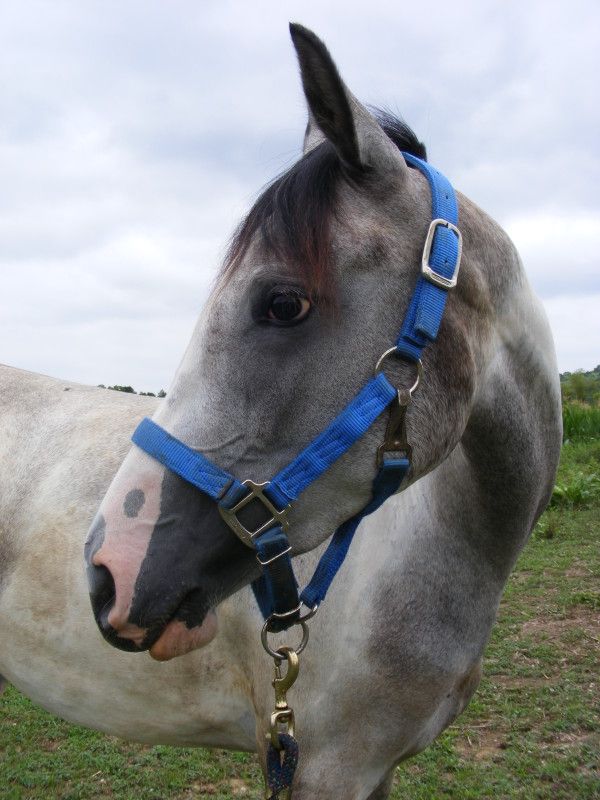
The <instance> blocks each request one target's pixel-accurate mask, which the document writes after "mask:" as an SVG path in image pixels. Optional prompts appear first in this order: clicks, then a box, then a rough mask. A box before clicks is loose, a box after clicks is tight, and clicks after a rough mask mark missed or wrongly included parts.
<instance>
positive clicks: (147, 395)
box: [138, 392, 156, 397]
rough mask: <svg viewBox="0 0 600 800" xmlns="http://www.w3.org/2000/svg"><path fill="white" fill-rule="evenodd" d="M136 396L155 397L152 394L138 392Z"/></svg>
mask: <svg viewBox="0 0 600 800" xmlns="http://www.w3.org/2000/svg"><path fill="white" fill-rule="evenodd" d="M138 394H139V395H140V396H142V397H156V395H155V394H154V392H138Z"/></svg>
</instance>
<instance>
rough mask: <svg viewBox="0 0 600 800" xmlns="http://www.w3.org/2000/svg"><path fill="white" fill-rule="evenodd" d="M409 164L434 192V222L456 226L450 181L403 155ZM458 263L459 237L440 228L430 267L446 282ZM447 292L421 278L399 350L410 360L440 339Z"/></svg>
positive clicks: (405, 319) (403, 327)
mask: <svg viewBox="0 0 600 800" xmlns="http://www.w3.org/2000/svg"><path fill="white" fill-rule="evenodd" d="M402 155H403V156H404V158H405V160H406V162H407V163H408V164H411V165H412V166H413V167H416V168H417V169H418V170H419V171H420V172H422V173H423V175H425V177H426V178H427V181H428V183H429V188H430V189H431V218H432V219H443V220H446V221H447V222H451V223H452V224H453V225H456V224H457V222H458V205H457V203H456V195H455V194H454V189H453V188H452V184H451V183H450V181H449V180H448V179H447V178H446V177H445V176H444V175H442V173H441V172H438V171H437V169H435V168H434V167H432V166H431V165H430V164H428V163H427V162H426V161H422V160H421V159H420V158H417V157H416V156H413V155H412V154H411V153H403V154H402ZM457 260H458V237H457V236H456V234H455V233H454V231H452V230H450V229H448V228H446V227H444V226H443V225H438V226H437V227H436V229H435V233H434V237H433V243H432V247H431V252H430V255H429V264H430V265H431V267H432V268H433V269H434V271H435V272H436V273H437V274H438V275H441V276H443V277H444V278H451V277H452V275H454V272H455V269H456V266H457ZM447 296H448V291H447V290H446V289H443V288H442V287H441V286H436V285H435V284H433V283H431V281H429V280H427V279H426V278H425V277H423V275H420V276H419V279H418V280H417V285H416V287H415V291H414V294H413V296H412V299H411V302H410V305H409V307H408V311H407V312H406V316H405V317H404V322H403V323H402V329H401V331H400V335H399V337H398V341H397V343H396V346H397V348H398V351H399V352H400V353H402V354H403V355H404V356H406V357H407V358H410V359H412V360H413V361H417V360H418V359H419V358H420V357H421V352H422V350H423V348H424V347H425V345H427V344H428V343H429V342H430V341H433V340H434V339H435V337H436V336H437V333H438V329H439V327H440V322H441V320H442V316H443V314H444V307H445V305H446V298H447Z"/></svg>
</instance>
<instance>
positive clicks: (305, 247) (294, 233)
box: [221, 109, 427, 303]
mask: <svg viewBox="0 0 600 800" xmlns="http://www.w3.org/2000/svg"><path fill="white" fill-rule="evenodd" d="M371 110H372V112H373V113H374V115H375V117H376V118H377V121H378V122H379V124H380V125H381V127H382V129H383V131H384V132H385V133H386V135H387V136H388V137H389V138H390V139H391V140H392V142H394V144H395V145H396V146H397V147H398V149H399V150H404V151H406V152H409V153H412V154H413V155H415V156H418V157H419V158H422V159H424V160H426V158H427V153H426V150H425V145H423V144H422V142H420V141H419V139H418V138H417V136H416V135H415V133H414V132H413V131H412V130H411V128H409V127H408V125H407V124H406V123H405V122H404V121H403V120H401V119H400V118H398V117H396V116H395V115H393V114H392V113H390V112H389V111H384V110H381V109H371ZM367 176H368V173H364V174H355V173H352V174H350V173H349V171H348V170H347V168H346V167H345V166H344V164H343V163H342V161H341V160H340V158H339V157H338V155H337V153H336V151H335V149H334V147H333V145H332V144H331V143H330V142H329V141H327V140H326V141H323V142H322V143H321V144H319V145H318V146H317V147H315V148H314V149H313V150H311V151H309V152H308V153H306V154H305V155H304V156H303V157H302V158H301V159H300V160H299V161H297V162H296V163H295V164H293V166H291V167H290V168H289V169H288V170H287V171H286V172H284V173H282V174H281V175H279V176H278V177H276V178H275V179H274V180H273V181H272V182H271V183H270V184H269V185H268V186H267V187H266V188H265V189H263V191H262V193H261V194H260V196H259V197H258V199H257V200H256V202H255V203H254V205H253V206H252V208H251V209H250V211H249V213H248V215H247V216H246V218H245V219H244V220H242V222H241V223H240V225H239V226H238V228H237V230H236V231H235V233H234V235H233V237H232V239H231V242H230V244H229V247H228V250H227V254H226V257H225V261H224V264H223V269H222V272H221V278H222V279H223V280H225V281H227V280H228V279H229V278H230V277H231V276H232V275H233V274H234V273H235V272H236V271H237V269H238V268H239V266H240V264H241V263H242V260H243V258H244V256H245V254H246V253H247V251H248V248H249V247H250V244H251V243H252V242H253V241H254V240H255V238H258V240H259V242H260V246H261V247H262V248H263V251H264V252H266V253H270V254H272V255H274V256H275V257H276V258H277V259H278V260H280V261H282V262H283V263H285V264H287V265H289V266H290V267H292V269H294V271H295V273H296V275H297V277H298V278H299V280H300V281H301V283H302V285H303V287H304V288H305V290H306V291H307V292H308V293H309V295H310V296H311V297H312V298H313V299H314V300H316V301H321V302H324V303H327V302H330V301H332V300H333V285H332V274H331V273H332V270H330V269H329V268H328V264H329V261H330V235H329V233H330V225H331V219H332V217H333V216H334V215H335V201H336V190H337V187H338V185H339V182H340V180H342V179H345V180H347V181H350V182H352V183H353V184H355V185H356V184H359V183H360V182H361V181H364V180H365V179H366V178H367Z"/></svg>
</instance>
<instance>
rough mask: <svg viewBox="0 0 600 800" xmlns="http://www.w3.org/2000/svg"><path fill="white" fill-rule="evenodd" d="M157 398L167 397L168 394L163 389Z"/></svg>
mask: <svg viewBox="0 0 600 800" xmlns="http://www.w3.org/2000/svg"><path fill="white" fill-rule="evenodd" d="M156 396H157V397H166V396H167V393H166V392H165V390H164V389H161V390H160V392H159V393H158V394H157V395H156Z"/></svg>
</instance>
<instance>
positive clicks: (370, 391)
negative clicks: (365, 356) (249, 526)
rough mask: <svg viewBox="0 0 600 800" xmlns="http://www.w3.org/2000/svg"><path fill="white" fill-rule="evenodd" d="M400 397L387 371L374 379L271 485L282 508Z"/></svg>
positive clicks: (271, 492)
mask: <svg viewBox="0 0 600 800" xmlns="http://www.w3.org/2000/svg"><path fill="white" fill-rule="evenodd" d="M395 397H396V389H394V387H393V386H392V385H391V383H390V382H389V381H388V379H387V378H386V377H385V375H384V374H383V372H380V373H379V374H378V375H377V376H376V377H375V378H372V379H371V380H370V381H369V382H368V383H367V385H366V386H365V387H364V388H363V389H362V390H361V391H360V392H359V393H358V394H357V395H356V397H355V398H354V399H353V400H352V401H351V402H350V403H348V405H347V406H346V408H345V409H344V410H343V411H342V412H341V414H339V415H338V416H337V417H336V418H335V419H334V421H333V422H332V423H331V424H330V425H329V426H328V427H327V428H325V430H324V431H323V433H320V434H319V435H318V436H317V437H316V438H315V439H313V441H312V442H311V443H310V444H309V445H308V447H306V448H305V449H304V450H303V451H302V452H301V453H300V455H298V456H296V458H295V459H294V460H293V461H291V462H290V463H289V464H288V466H287V467H284V468H283V469H282V470H281V472H278V473H277V475H276V476H275V477H274V478H273V480H272V481H271V482H270V484H269V489H268V491H269V495H270V496H271V497H272V498H273V500H274V502H275V503H279V504H280V505H281V506H282V507H283V506H284V505H287V504H288V503H290V502H292V501H293V500H296V498H297V497H298V495H299V494H300V493H301V492H303V491H304V490H305V489H306V487H307V486H309V485H310V484H311V483H312V482H313V481H314V480H316V479H317V478H318V477H319V476H320V475H322V474H323V473H324V472H325V471H326V470H327V469H329V467H330V466H331V465H332V464H333V462H334V461H337V459H338V458H339V457H340V456H342V455H343V454H344V453H345V452H346V451H347V450H349V449H350V448H351V447H352V445H353V444H354V443H355V442H356V441H358V439H360V438H361V437H362V436H363V434H364V433H365V432H366V431H367V430H368V429H369V428H370V427H371V425H372V424H373V423H374V422H375V420H376V419H377V417H378V416H379V415H380V414H381V412H382V411H384V410H385V409H386V408H387V407H388V406H389V404H390V403H391V402H392V400H393V399H394V398H395Z"/></svg>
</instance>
